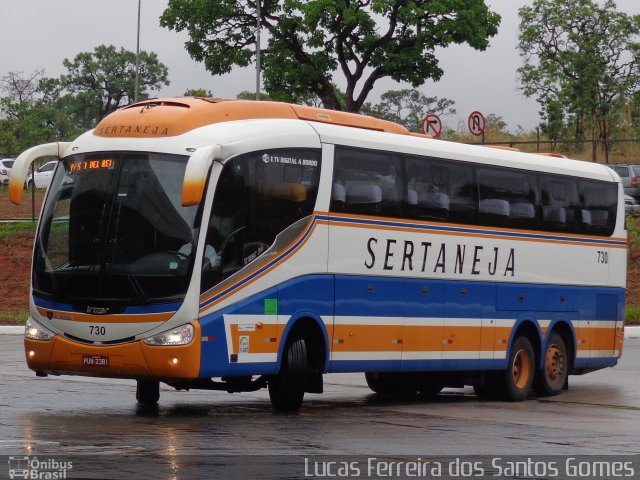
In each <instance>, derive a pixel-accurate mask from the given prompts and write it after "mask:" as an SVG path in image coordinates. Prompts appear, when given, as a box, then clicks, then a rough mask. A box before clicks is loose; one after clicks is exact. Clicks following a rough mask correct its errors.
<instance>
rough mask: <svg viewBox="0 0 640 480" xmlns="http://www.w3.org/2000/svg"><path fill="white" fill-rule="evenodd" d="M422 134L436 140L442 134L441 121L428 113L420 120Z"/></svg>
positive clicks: (433, 114) (436, 116)
mask: <svg viewBox="0 0 640 480" xmlns="http://www.w3.org/2000/svg"><path fill="white" fill-rule="evenodd" d="M422 133H424V134H425V135H431V136H432V137H433V138H438V137H439V136H440V134H441V133H442V120H440V117H439V116H438V115H436V114H435V113H429V114H427V116H426V117H424V119H423V120H422Z"/></svg>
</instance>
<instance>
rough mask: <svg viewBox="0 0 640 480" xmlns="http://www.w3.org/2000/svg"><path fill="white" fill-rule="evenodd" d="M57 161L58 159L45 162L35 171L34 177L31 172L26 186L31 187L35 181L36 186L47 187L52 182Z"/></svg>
mask: <svg viewBox="0 0 640 480" xmlns="http://www.w3.org/2000/svg"><path fill="white" fill-rule="evenodd" d="M57 163H58V161H57V160H54V161H52V162H47V163H45V164H44V165H42V166H41V167H40V168H39V169H37V170H36V171H35V172H34V173H33V177H34V178H31V174H29V176H28V177H27V181H26V182H25V187H27V188H31V187H32V185H33V184H34V181H35V185H36V188H47V187H48V186H49V184H50V183H51V179H52V178H53V171H54V170H55V168H56V164H57Z"/></svg>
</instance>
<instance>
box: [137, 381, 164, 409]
mask: <svg viewBox="0 0 640 480" xmlns="http://www.w3.org/2000/svg"><path fill="white" fill-rule="evenodd" d="M136 400H137V401H138V403H139V404H140V405H149V406H151V405H157V403H158V400H160V382H159V381H158V380H137V384H136Z"/></svg>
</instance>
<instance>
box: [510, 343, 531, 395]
mask: <svg viewBox="0 0 640 480" xmlns="http://www.w3.org/2000/svg"><path fill="white" fill-rule="evenodd" d="M511 371H512V373H513V383H514V385H515V386H516V387H517V388H519V389H522V388H525V387H526V386H527V384H528V383H529V379H530V377H531V362H530V358H529V353H528V352H527V351H526V350H524V349H521V350H518V352H517V353H516V355H515V357H513V365H512V368H511Z"/></svg>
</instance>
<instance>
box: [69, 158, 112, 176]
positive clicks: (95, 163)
mask: <svg viewBox="0 0 640 480" xmlns="http://www.w3.org/2000/svg"><path fill="white" fill-rule="evenodd" d="M113 166H114V161H113V158H103V159H100V160H87V161H85V162H76V163H71V164H69V173H70V174H71V173H78V172H86V171H89V170H112V169H113Z"/></svg>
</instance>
